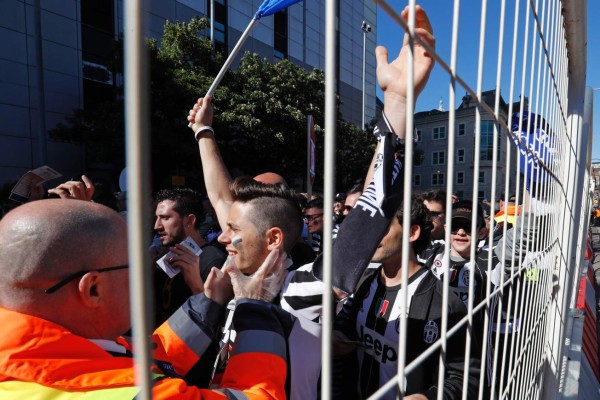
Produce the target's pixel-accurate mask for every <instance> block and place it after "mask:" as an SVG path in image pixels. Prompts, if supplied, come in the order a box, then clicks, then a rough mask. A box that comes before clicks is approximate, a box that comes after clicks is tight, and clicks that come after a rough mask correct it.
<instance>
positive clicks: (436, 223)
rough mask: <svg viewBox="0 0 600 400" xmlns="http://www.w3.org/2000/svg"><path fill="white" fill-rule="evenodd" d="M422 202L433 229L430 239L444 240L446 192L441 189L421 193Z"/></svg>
mask: <svg viewBox="0 0 600 400" xmlns="http://www.w3.org/2000/svg"><path fill="white" fill-rule="evenodd" d="M423 203H424V204H425V207H427V209H428V210H429V214H431V222H432V223H433V230H432V231H431V240H432V241H435V240H444V234H445V233H444V222H445V221H444V217H445V216H446V214H444V213H445V211H446V192H445V191H443V190H432V191H430V192H426V193H423Z"/></svg>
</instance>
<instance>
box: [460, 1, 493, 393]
mask: <svg viewBox="0 0 600 400" xmlns="http://www.w3.org/2000/svg"><path fill="white" fill-rule="evenodd" d="M486 13H487V0H482V1H481V15H480V22H479V50H478V60H477V99H478V100H480V101H481V100H482V96H481V93H482V85H483V57H484V53H485V51H484V50H485V27H486ZM474 148H475V154H476V156H475V157H473V193H472V195H471V201H472V204H473V211H472V213H473V216H472V218H471V249H470V255H469V259H470V260H471V263H472V264H474V263H475V262H476V258H475V251H476V249H477V236H478V235H477V232H478V227H477V207H478V202H479V201H478V200H479V197H478V195H479V172H480V158H481V110H480V107H476V109H475V145H474ZM475 269H476V268H475V267H474V265H473V266H472V267H471V268H469V282H470V284H469V285H468V286H469V287H468V292H469V298H468V301H467V315H468V317H469V318H468V324H467V328H468V329H467V336H466V338H465V358H464V359H465V360H470V359H471V342H472V341H473V333H474V331H475V330H474V327H473V300H474V299H473V297H474V296H475V291H474V286H475V284H474V282H475ZM468 377H469V364H468V363H467V362H466V361H465V365H464V379H463V388H462V389H463V393H462V398H463V400H466V399H467V388H468V383H469V382H468Z"/></svg>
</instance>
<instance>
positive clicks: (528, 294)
mask: <svg viewBox="0 0 600 400" xmlns="http://www.w3.org/2000/svg"><path fill="white" fill-rule="evenodd" d="M127 3H128V7H127V9H126V19H127V20H128V24H126V26H127V27H128V32H127V34H126V47H127V49H128V50H127V51H128V55H127V57H126V60H128V61H127V63H126V67H127V68H126V77H127V78H129V79H126V82H127V88H126V90H127V94H126V96H125V97H126V99H127V104H128V108H127V112H128V118H127V122H128V124H127V137H128V141H127V147H128V153H127V155H128V160H130V161H129V162H130V163H129V166H130V168H129V176H128V178H129V182H139V183H138V184H137V185H135V186H134V185H130V188H132V190H131V191H130V196H129V198H128V209H129V210H132V211H131V212H130V222H129V227H130V228H129V229H130V231H129V234H130V238H132V240H131V241H130V254H131V255H132V259H131V265H132V270H133V271H134V273H135V274H136V276H135V277H134V279H131V280H130V281H131V285H132V289H134V290H133V291H132V294H133V296H132V297H133V301H132V303H133V307H134V311H133V312H132V315H133V316H134V318H135V320H134V324H133V325H134V326H133V329H134V332H141V333H142V335H137V337H138V338H139V341H138V342H136V349H137V350H138V351H137V353H136V354H137V356H136V365H137V366H138V368H137V371H138V372H139V374H138V382H139V385H140V386H141V387H142V389H143V390H142V391H141V392H140V395H139V398H149V397H151V394H150V389H149V387H150V379H149V375H148V373H147V372H145V371H149V369H148V368H146V367H147V365H148V362H149V357H148V356H147V354H148V352H143V351H140V350H141V349H145V348H147V343H146V342H145V340H144V337H145V336H146V335H145V334H143V333H146V332H147V331H148V329H147V326H146V322H145V321H147V320H148V319H146V318H145V314H144V313H142V312H140V310H142V309H143V308H144V307H143V305H144V304H145V302H146V299H145V297H144V289H143V288H144V282H143V277H144V274H143V269H144V268H143V266H144V265H146V263H145V257H146V256H145V255H144V254H145V250H144V244H143V243H144V242H143V237H140V235H139V233H140V232H145V231H147V230H146V229H145V228H144V226H143V221H142V220H143V215H145V214H144V208H143V203H144V202H143V200H142V199H143V198H144V197H143V196H144V193H145V190H144V188H145V187H147V185H145V184H144V182H147V179H140V177H142V176H143V171H147V170H148V168H147V160H146V159H145V158H144V157H145V156H144V155H143V152H141V149H143V146H139V141H141V137H140V136H139V135H141V134H142V133H143V132H144V131H146V129H144V126H146V125H145V124H144V121H145V120H146V116H145V113H144V112H141V111H140V110H145V107H142V106H141V105H140V104H139V103H138V101H139V100H140V99H143V98H144V97H145V96H144V95H143V90H142V89H140V87H141V86H140V85H139V84H138V83H139V82H143V81H142V77H143V76H144V74H139V73H138V71H140V70H141V69H142V68H143V66H142V65H140V64H141V63H142V62H143V58H142V57H141V55H140V54H137V55H136V53H135V52H134V50H133V49H135V48H142V44H141V43H142V36H141V28H140V27H139V26H138V25H137V24H134V23H133V22H132V21H138V16H139V15H140V14H141V3H142V2H139V1H137V2H136V1H130V2H127ZM333 3H334V2H327V8H326V20H327V22H328V23H327V24H326V26H328V27H331V28H330V29H328V30H327V32H326V36H327V38H326V43H327V44H328V46H332V47H331V49H333V48H334V46H335V43H336V39H335V29H334V28H333V27H334V26H335V11H336V10H335V7H334V4H333ZM460 3H461V2H460V1H459V0H455V1H454V15H453V18H452V25H453V29H452V32H453V35H452V38H449V39H450V40H451V49H452V50H451V55H450V61H449V62H446V61H445V60H444V59H443V58H441V57H440V56H439V55H437V53H435V52H433V51H432V54H434V56H435V57H436V59H437V61H438V67H437V68H443V69H444V70H445V71H447V73H448V84H449V97H450V104H449V112H448V121H447V127H448V138H449V139H448V143H447V149H446V154H448V157H447V163H446V165H445V166H444V167H445V168H446V176H448V177H450V179H448V180H447V184H446V185H445V187H444V189H445V190H446V192H447V208H446V213H445V214H446V225H447V226H451V218H450V216H451V214H452V209H451V203H452V198H451V194H452V193H453V192H454V166H455V154H456V150H457V149H456V146H455V142H454V137H455V135H456V129H457V126H456V122H457V115H456V110H457V107H456V92H457V90H458V88H459V87H460V88H461V90H466V91H467V92H468V93H469V94H470V96H471V98H472V99H473V101H474V102H475V103H476V104H477V107H476V110H475V113H476V114H475V121H476V123H475V132H474V149H475V151H474V154H475V155H476V156H475V157H474V164H473V170H474V173H473V181H472V187H473V190H472V193H473V194H472V200H473V202H474V203H476V202H478V201H479V200H480V199H479V198H478V192H479V190H478V188H479V178H478V176H479V175H478V171H479V170H480V168H481V161H482V160H481V152H480V151H479V149H480V148H481V146H482V143H481V137H482V134H481V126H482V122H483V121H492V124H493V135H492V138H493V141H492V143H491V160H489V161H486V162H489V163H490V165H491V170H492V171H494V173H493V175H492V177H491V180H492V185H491V195H490V201H491V202H490V213H491V215H492V216H493V215H494V214H496V213H497V212H498V211H499V210H498V209H497V206H496V202H498V201H499V200H502V201H503V202H505V203H508V201H509V200H510V199H509V192H510V189H514V193H515V197H516V199H515V202H516V203H517V204H520V205H521V206H520V213H518V214H517V215H516V216H515V220H514V224H513V228H514V229H515V231H513V232H516V234H515V236H514V238H515V244H516V245H515V246H514V248H512V249H509V248H507V247H506V245H502V244H501V246H502V248H501V255H502V256H501V257H500V258H501V259H500V261H501V262H502V263H506V264H507V266H508V267H509V268H508V270H509V273H507V274H506V275H505V274H501V275H500V280H499V282H498V287H495V286H494V285H492V284H488V285H487V287H486V297H485V300H484V301H483V302H481V303H480V304H473V300H472V299H473V285H471V286H470V287H469V301H468V316H467V317H465V318H464V320H462V321H461V322H460V325H467V326H468V328H469V332H471V331H472V327H473V318H474V316H477V315H479V316H482V317H483V321H484V335H483V337H482V338H479V339H480V341H481V345H480V346H471V341H472V337H471V334H470V333H468V334H467V335H466V337H465V341H466V344H467V345H466V346H465V348H466V354H465V358H466V359H469V358H470V357H471V356H478V357H481V360H482V361H481V373H480V375H479V377H478V378H479V382H480V385H479V386H480V389H479V398H484V397H485V396H487V395H488V394H487V393H486V391H485V390H484V387H485V386H486V385H488V374H489V379H490V380H489V385H490V387H491V390H490V393H489V394H490V395H491V397H492V398H513V399H521V398H544V399H551V398H556V397H559V396H560V395H561V393H563V391H564V388H565V380H564V368H565V366H566V356H565V354H566V350H565V341H566V339H568V334H569V321H570V317H569V310H571V309H572V308H573V305H574V298H575V294H576V288H577V286H578V282H579V276H580V271H579V266H580V265H581V263H582V253H583V246H582V244H583V243H585V234H586V232H587V216H588V215H589V209H590V196H589V173H588V171H589V166H590V158H591V157H590V153H589V149H591V146H590V145H589V143H590V142H591V122H590V118H591V117H590V114H591V112H590V109H591V93H588V94H587V96H586V92H585V75H586V74H585V72H586V71H585V65H586V49H585V43H586V23H585V21H586V1H585V0H584V1H580V0H563V1H560V0H542V1H539V0H530V1H520V0H515V1H513V2H506V1H504V0H503V1H501V6H500V7H501V12H500V15H494V16H493V18H498V19H499V23H498V26H499V31H498V36H497V38H493V39H490V38H488V37H486V32H487V30H486V23H487V22H488V20H489V18H492V17H491V16H489V15H486V12H485V11H486V7H487V1H486V0H482V1H481V6H482V17H481V20H480V25H479V26H480V29H479V31H480V37H479V41H480V46H479V55H478V60H479V62H478V73H477V80H476V83H475V84H472V85H471V84H469V83H468V82H467V81H466V80H464V79H462V77H461V76H460V75H458V74H457V73H456V70H457V68H456V66H457V62H458V61H457V50H458V48H459V46H460V41H459V40H458V30H459V24H460V22H459V21H460V12H459V10H460V8H461V4H460ZM409 4H410V6H411V7H414V6H415V3H414V1H410V2H409ZM381 6H382V7H384V8H386V9H387V10H388V12H390V13H393V10H391V9H390V8H389V7H387V6H386V5H385V4H383V3H382V4H381ZM462 6H463V7H468V6H469V4H467V2H465V4H463V5H462ZM507 11H510V13H508V12H507ZM507 14H509V15H513V17H514V18H513V20H512V21H509V20H505V16H506V15H507ZM411 15H414V9H413V10H411ZM396 18H398V16H397V15H396ZM468 22H469V23H472V21H468ZM413 26H414V20H413V21H410V22H409V24H408V27H407V28H408V31H412V29H413V28H412V27H413ZM487 34H489V32H487ZM438 40H440V39H438ZM488 40H497V54H496V55H495V57H496V60H497V66H496V69H495V70H494V71H490V70H486V69H484V63H483V60H484V53H485V51H486V45H485V43H486V41H488ZM505 43H512V46H508V47H507V46H505ZM505 48H509V49H510V52H508V51H507V52H504V50H505ZM328 49H329V48H328ZM130 51H132V52H134V53H131V55H130V53H129V52H130ZM492 56H493V55H492ZM136 60H137V61H136ZM334 67H335V53H334V51H333V50H331V51H329V50H328V51H327V52H326V77H327V84H326V97H327V102H326V111H327V120H326V125H325V126H326V128H327V130H328V131H334V130H335V119H334V118H335V99H334V95H335V93H334V88H335V84H334V83H335V70H336V69H335V68H334ZM489 74H495V76H496V86H495V92H494V93H495V99H494V101H493V103H492V105H491V106H490V105H489V104H488V103H486V102H485V101H484V100H483V97H482V81H483V76H487V75H489ZM409 75H410V74H409ZM507 77H508V82H509V83H508V87H505V86H503V84H502V82H505V81H506V78H507ZM409 86H411V85H409ZM501 91H504V92H506V93H508V99H513V98H514V96H515V94H516V93H519V94H522V101H521V102H518V103H514V104H513V103H509V104H508V105H507V106H506V107H504V106H502V105H501V101H500V93H501ZM525 96H526V97H527V98H528V99H530V101H529V103H528V104H526V103H525V101H524V97H525ZM409 98H410V99H411V101H412V98H413V95H412V92H411V93H410V94H409ZM586 101H587V102H586ZM585 104H587V107H584V105H585ZM409 110H414V105H412V106H409ZM584 110H585V112H584ZM514 113H518V116H517V117H516V119H515V120H514V122H515V124H516V128H513V126H512V125H513V118H512V115H513V114H514ZM528 113H529V114H528ZM525 115H527V116H528V118H527V119H525V118H524V116H525ZM536 116H539V118H537V117H536ZM414 122H415V121H413V120H412V119H410V118H409V121H408V125H407V127H408V128H409V129H407V132H413V124H414ZM136 137H137V139H136ZM327 137H329V138H333V137H335V136H334V135H328V136H327ZM517 143H518V144H519V148H518V149H517ZM486 145H487V144H486ZM334 146H335V143H330V142H328V143H326V152H328V154H333V151H332V150H333V147H334ZM411 149H412V146H411V145H409V146H407V150H411ZM499 154H504V155H505V157H506V158H505V160H504V163H503V168H498V163H500V162H502V160H500V159H499V156H498V155H499ZM519 159H523V160H524V162H522V163H521V162H518V160H519ZM325 169H326V171H325V174H326V176H328V177H332V176H333V171H334V160H333V159H332V158H331V156H329V158H327V156H326V167H325ZM412 172H413V167H412V156H411V155H410V154H408V156H407V160H406V168H405V173H406V179H405V182H407V186H406V190H405V199H408V198H409V196H410V194H411V192H412V189H413V188H412V186H411V185H410V183H411V182H412ZM500 182H503V185H501V186H503V187H504V188H505V196H504V198H502V199H501V198H500V196H499V193H498V191H497V190H496V186H498V185H500ZM333 193H334V191H333V188H326V190H325V196H324V201H325V204H332V203H333ZM404 203H405V204H406V205H407V207H408V205H409V204H410V202H409V201H405V202H404ZM407 211H408V210H405V212H404V215H405V216H408V215H410V212H407ZM324 220H325V221H326V225H325V230H327V229H331V228H332V226H330V225H329V224H330V221H331V220H332V218H331V210H330V209H326V210H325V218H324ZM500 234H501V235H503V236H504V237H506V236H507V234H509V232H508V227H507V225H506V224H505V225H504V228H503V230H502V231H501V232H498V233H497V235H494V234H492V235H490V237H489V239H487V243H486V245H487V246H489V247H490V248H492V247H497V246H498V243H506V242H498V243H496V241H495V239H497V238H498V235H500ZM471 236H472V237H476V236H477V232H476V230H475V224H473V226H472V235H471ZM135 238H138V240H136V239H135ZM445 240H446V243H449V242H450V232H449V230H448V231H447V232H446V234H445ZM473 242H474V243H473V246H472V248H471V256H472V257H471V258H474V254H475V251H476V248H475V245H476V243H475V241H473ZM403 245H404V249H405V251H404V253H405V254H406V253H407V251H406V249H407V248H408V241H407V240H405V241H404V242H403ZM325 248H326V249H328V248H331V242H330V241H329V239H327V238H326V240H325ZM521 255H523V257H521ZM444 258H445V261H446V262H448V259H449V253H446V254H445V255H444ZM324 259H325V261H326V262H325V265H326V266H327V265H328V266H329V268H326V271H329V272H328V273H326V276H325V283H326V284H328V282H330V279H331V275H330V268H331V267H330V266H331V254H330V252H329V251H325V258H324ZM403 265H404V267H406V265H407V259H406V258H405V259H404V260H403ZM493 267H494V266H493V265H492V264H491V259H490V262H489V263H488V265H487V266H486V268H487V273H488V275H492V270H493ZM406 270H407V268H403V271H405V272H404V273H405V274H406ZM448 275H449V274H445V275H444V281H443V282H444V295H445V301H444V304H443V307H444V308H443V309H444V310H447V307H448V305H447V296H448V294H449V276H448ZM407 278H408V276H407V275H404V277H403V279H404V280H405V281H406V280H407ZM469 281H470V282H473V281H474V269H471V270H470V276H469ZM406 301H407V298H406V296H404V298H403V302H404V306H405V305H406ZM501 310H504V316H503V315H502V312H495V311H501ZM332 315H333V313H332V304H331V299H330V298H329V296H324V317H325V320H326V321H328V320H330V319H331V318H332ZM323 326H324V331H325V332H324V334H323V338H324V342H323V343H324V346H323V360H329V359H330V354H331V349H330V347H329V342H330V338H331V332H330V329H331V328H330V324H327V323H326V324H324V325H323ZM509 326H510V328H509ZM489 327H495V329H488V328H489ZM457 331H458V329H457V327H454V328H452V329H448V326H447V321H446V318H445V317H443V319H442V327H441V331H440V338H439V340H438V341H437V342H436V343H435V344H434V345H433V346H432V347H431V348H430V350H428V352H429V353H428V354H423V355H422V357H418V358H417V359H415V360H414V361H413V362H411V363H410V364H408V365H405V363H404V361H403V360H405V358H404V357H405V353H406V346H407V343H406V342H405V341H404V340H403V339H402V338H405V337H406V324H404V323H401V324H400V332H399V335H400V343H399V357H398V360H399V362H398V364H399V365H398V376H397V379H395V380H392V381H390V382H388V384H387V385H384V386H383V387H382V388H381V390H380V391H378V392H377V393H376V394H375V395H374V396H373V398H378V397H379V395H384V394H385V393H386V391H387V390H389V389H393V390H395V388H396V387H397V386H398V382H404V378H405V376H406V374H408V373H410V372H411V371H413V370H414V369H415V367H416V366H417V365H418V364H419V363H421V362H422V360H423V359H424V358H425V357H426V356H428V355H429V354H431V353H434V352H437V350H438V349H440V348H441V349H442V350H443V351H442V353H441V356H440V360H439V370H440V371H441V372H442V373H440V383H441V380H442V379H443V371H444V353H445V351H446V349H447V341H448V338H449V337H451V336H452V335H456V334H457V333H456V332H457ZM491 344H493V345H492V346H490V345H491ZM488 349H489V350H491V353H490V354H489V357H488ZM329 365H330V364H329V363H328V362H326V363H324V365H323V367H324V368H323V379H322V383H323V392H322V398H323V399H328V398H330V396H331V394H330V389H329V385H330V382H331V375H330V373H331V372H330V368H329ZM465 376H466V377H468V374H466V373H465ZM467 383H468V382H466V380H465V382H464V385H463V387H466V385H467ZM438 386H439V387H441V385H438ZM399 387H400V391H401V392H402V391H403V390H404V384H401V385H399ZM438 398H439V399H441V398H443V393H442V391H439V393H438ZM463 398H467V395H466V391H465V394H463Z"/></svg>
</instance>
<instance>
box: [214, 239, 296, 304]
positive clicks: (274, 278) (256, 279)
mask: <svg viewBox="0 0 600 400" xmlns="http://www.w3.org/2000/svg"><path fill="white" fill-rule="evenodd" d="M286 260H287V255H286V253H285V252H284V251H283V250H279V249H273V250H272V251H271V253H269V255H268V256H267V257H266V258H265V261H263V263H262V265H261V266H260V267H259V268H258V270H257V271H256V272H255V273H254V274H252V275H251V276H246V275H244V274H243V273H242V272H241V271H240V270H239V269H238V268H237V267H236V266H235V265H234V264H228V265H226V266H225V267H223V272H226V273H227V274H229V277H230V278H231V283H232V285H233V292H234V294H235V298H236V299H240V298H246V299H255V300H264V301H269V302H270V301H272V300H273V299H274V298H275V296H277V294H278V293H279V291H280V290H281V285H282V284H283V280H284V278H285V274H286V270H285V264H286Z"/></svg>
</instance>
